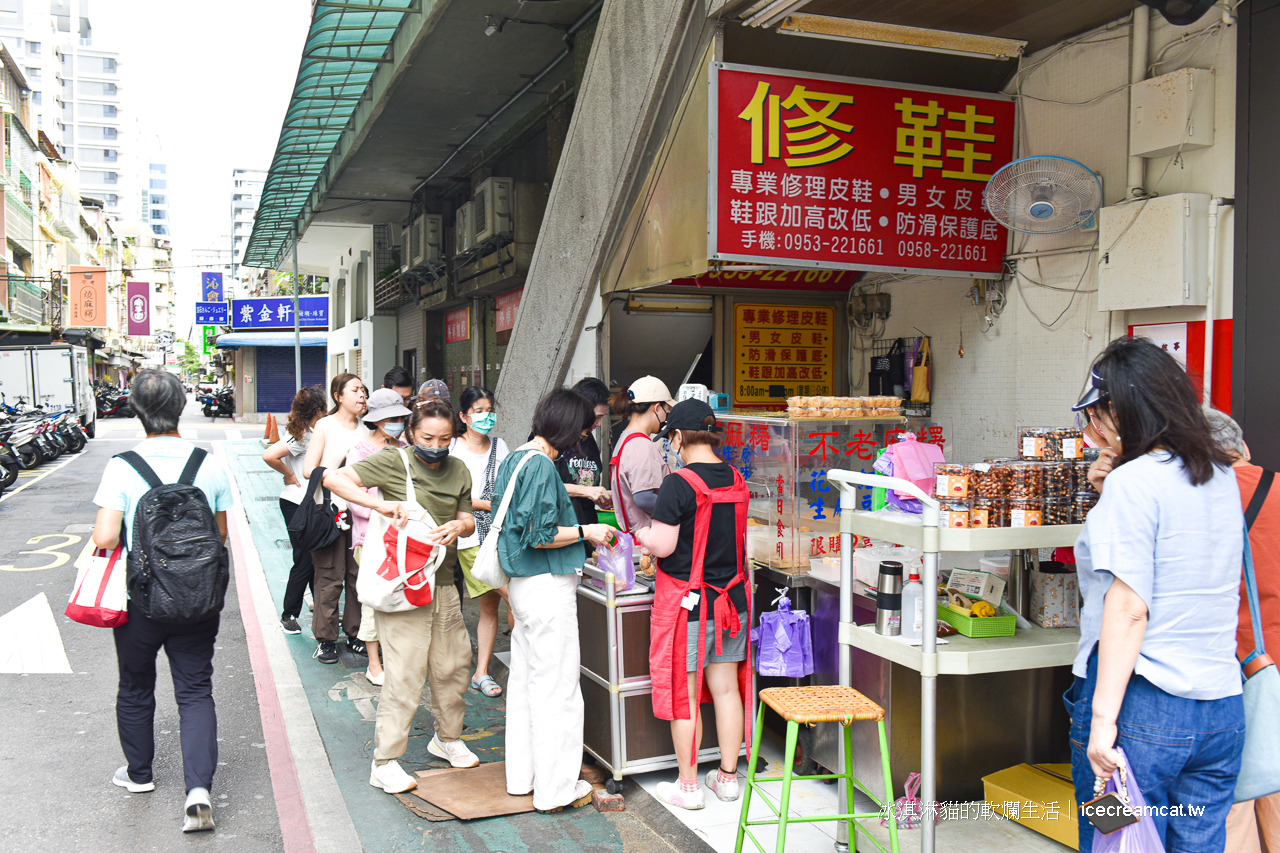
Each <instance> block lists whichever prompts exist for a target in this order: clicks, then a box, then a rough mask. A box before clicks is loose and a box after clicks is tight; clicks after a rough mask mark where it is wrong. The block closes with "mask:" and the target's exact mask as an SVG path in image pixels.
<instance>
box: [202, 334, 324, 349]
mask: <svg viewBox="0 0 1280 853" xmlns="http://www.w3.org/2000/svg"><path fill="white" fill-rule="evenodd" d="M328 343H329V333H328V332H303V333H302V345H303V346H304V347H323V346H327V345H328ZM215 346H216V347H218V349H237V348H239V347H291V346H293V332H228V333H227V334H224V335H218V340H217V343H216V344H215Z"/></svg>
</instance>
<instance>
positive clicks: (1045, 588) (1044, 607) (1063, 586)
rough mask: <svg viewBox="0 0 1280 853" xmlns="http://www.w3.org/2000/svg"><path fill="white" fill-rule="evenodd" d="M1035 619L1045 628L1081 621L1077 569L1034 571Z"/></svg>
mask: <svg viewBox="0 0 1280 853" xmlns="http://www.w3.org/2000/svg"><path fill="white" fill-rule="evenodd" d="M1031 621H1032V622H1035V623H1036V624H1037V625H1040V626H1041V627H1043V628H1075V627H1078V626H1079V625H1080V592H1079V582H1078V580H1077V577H1076V573H1075V572H1055V573H1052V574H1051V573H1048V572H1032V573H1031Z"/></svg>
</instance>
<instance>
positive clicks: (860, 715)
mask: <svg viewBox="0 0 1280 853" xmlns="http://www.w3.org/2000/svg"><path fill="white" fill-rule="evenodd" d="M766 705H767V706H768V707H770V708H772V709H773V710H774V711H776V712H777V713H778V715H779V716H781V717H782V719H784V720H786V721H787V754H786V756H785V758H784V759H783V765H782V804H781V808H779V807H778V806H775V805H774V804H773V802H772V800H770V798H769V796H768V795H767V794H766V793H765V792H764V791H763V790H761V789H760V786H759V783H757V782H756V760H755V759H756V756H758V755H759V754H760V735H761V734H762V733H763V732H764V709H765V706H766ZM871 720H874V721H875V722H876V724H877V725H878V726H879V727H880V765H881V770H882V772H883V773H884V800H881V799H879V798H878V797H877V796H876V795H875V794H873V793H871V791H870V790H869V789H868V788H867V786H865V785H863V784H862V783H861V782H859V781H858V780H857V779H855V778H854V776H853V735H852V733H851V731H850V726H851V725H852V724H853V723H854V721H871ZM813 723H840V724H841V725H842V726H843V727H844V729H843V731H842V732H841V737H842V738H843V745H844V767H845V772H844V773H823V774H820V775H817V776H793V775H792V772H791V771H792V766H793V764H794V762H795V757H796V736H797V735H798V734H799V732H800V726H801V725H802V724H803V725H812V724H813ZM748 767H749V769H748V771H747V789H746V791H744V792H743V796H742V815H741V816H740V817H739V818H738V840H737V843H735V844H734V848H733V850H734V853H742V840H743V838H744V837H747V838H750V839H751V842H752V843H753V844H755V846H756V849H758V850H759V851H760V853H765V849H764V847H763V845H761V844H760V841H759V840H758V839H757V838H756V837H755V835H753V834H752V832H751V827H753V826H775V825H776V826H777V827H778V844H777V853H783V850H784V849H785V848H786V844H787V825H788V824H792V823H818V822H819V821H827V820H847V821H849V848H850V850H852V849H853V842H854V837H855V835H856V831H857V830H859V829H861V830H862V832H863V833H864V834H865V835H866V837H867V838H868V839H870V841H871V843H872V844H874V845H875V846H876V847H878V848H879V849H880V850H882V851H885V847H884V845H883V844H881V843H880V842H879V841H877V840H876V839H875V837H874V836H873V835H872V834H871V833H870V832H869V831H868V830H867V829H866V828H865V827H863V826H862V824H861V821H863V820H869V819H877V820H878V819H879V818H881V817H883V816H885V815H886V814H887V815H888V817H889V848H890V850H889V851H885V853H898V819H897V815H896V814H895V810H894V799H893V788H892V786H893V777H892V775H890V773H889V741H888V739H887V738H886V737H885V732H884V709H883V708H881V707H880V706H879V705H877V704H876V703H874V702H872V701H871V700H870V699H868V698H867V697H865V696H863V695H862V694H861V693H859V692H858V691H856V690H854V689H853V688H852V687H841V686H839V685H813V686H810V687H770V688H767V689H765V690H761V691H760V713H759V714H758V715H757V717H756V736H755V742H754V743H753V744H752V747H751V761H750V762H749V764H748ZM840 778H843V779H844V780H845V782H846V784H845V793H846V795H847V797H848V802H847V803H846V804H845V805H846V808H847V809H848V812H847V813H845V814H834V815H819V816H817V817H792V816H791V815H790V813H789V808H790V805H791V783H792V781H793V780H795V779H840ZM771 781H776V780H771ZM855 787H857V788H858V789H860V790H861V791H862V792H863V793H865V794H866V795H867V796H868V797H870V798H871V800H872V802H874V803H876V804H877V805H878V806H880V811H876V812H864V813H855V812H854V803H853V791H854V788H855ZM753 792H758V793H759V794H760V797H761V798H762V799H763V800H764V802H765V805H767V806H768V807H769V808H770V809H771V810H772V811H773V814H774V817H775V818H776V819H775V820H748V819H747V812H748V809H750V807H751V794H752V793H753Z"/></svg>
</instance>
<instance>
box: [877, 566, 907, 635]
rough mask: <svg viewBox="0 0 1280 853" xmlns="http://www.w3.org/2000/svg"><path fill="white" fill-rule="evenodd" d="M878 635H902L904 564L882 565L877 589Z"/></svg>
mask: <svg viewBox="0 0 1280 853" xmlns="http://www.w3.org/2000/svg"><path fill="white" fill-rule="evenodd" d="M876 633H877V634H882V635H883V636H886V637H896V636H898V635H899V634H901V633H902V563H899V562H896V561H894V560H884V561H883V562H881V563H880V583H879V585H878V586H877V587H876Z"/></svg>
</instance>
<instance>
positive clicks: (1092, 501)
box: [1072, 489, 1098, 524]
mask: <svg viewBox="0 0 1280 853" xmlns="http://www.w3.org/2000/svg"><path fill="white" fill-rule="evenodd" d="M1072 503H1073V506H1072V521H1073V522H1074V523H1075V524H1084V520H1085V519H1086V518H1088V517H1089V510H1091V509H1093V508H1094V506H1096V505H1097V503H1098V493H1097V492H1095V491H1094V490H1093V489H1081V490H1080V491H1078V492H1076V497H1075V500H1074V501H1073V502H1072Z"/></svg>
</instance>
